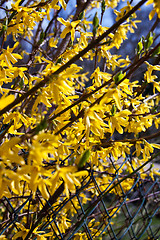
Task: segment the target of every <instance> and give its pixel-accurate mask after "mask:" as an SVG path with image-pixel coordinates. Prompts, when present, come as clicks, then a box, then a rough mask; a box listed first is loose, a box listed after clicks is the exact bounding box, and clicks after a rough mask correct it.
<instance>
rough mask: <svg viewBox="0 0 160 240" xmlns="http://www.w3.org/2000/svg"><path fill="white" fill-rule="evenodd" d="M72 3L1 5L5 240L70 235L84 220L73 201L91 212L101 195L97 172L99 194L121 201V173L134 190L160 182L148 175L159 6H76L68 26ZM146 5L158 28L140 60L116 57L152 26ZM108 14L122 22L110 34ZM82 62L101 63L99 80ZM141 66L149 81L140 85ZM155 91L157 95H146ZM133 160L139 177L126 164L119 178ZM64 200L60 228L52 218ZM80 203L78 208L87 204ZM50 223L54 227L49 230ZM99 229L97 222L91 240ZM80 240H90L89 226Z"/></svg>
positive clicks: (155, 117)
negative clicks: (141, 182)
mask: <svg viewBox="0 0 160 240" xmlns="http://www.w3.org/2000/svg"><path fill="white" fill-rule="evenodd" d="M70 1H71V0H70ZM70 1H68V0H46V1H45V0H36V1H32V0H28V1H24V0H18V1H1V6H0V12H1V19H0V36H1V45H0V76H1V78H0V93H1V98H0V116H1V122H0V124H1V130H0V141H1V145H0V199H1V214H0V218H1V222H2V224H1V237H2V239H29V238H30V239H59V238H58V236H60V234H65V233H67V232H68V231H69V229H70V228H71V225H72V220H73V219H74V214H75V213H76V211H75V209H74V208H73V207H71V206H70V205H69V204H70V202H68V203H67V199H69V198H72V196H73V195H74V194H76V192H77V191H78V190H79V189H82V191H81V193H80V197H81V199H82V202H83V203H84V204H87V203H92V199H93V198H94V196H96V195H97V194H98V193H97V192H96V191H94V184H93V182H92V181H90V180H89V179H90V175H91V174H92V173H93V172H97V178H96V180H97V182H98V184H99V189H100V191H102V192H103V191H104V190H105V189H107V188H108V189H109V190H108V191H110V192H111V193H115V194H119V195H121V188H120V187H118V184H117V186H115V185H114V186H112V184H111V183H112V180H113V178H114V176H115V175H116V174H119V181H120V182H121V184H122V186H123V187H124V189H125V191H128V190H129V189H130V188H131V187H132V185H133V184H134V178H132V176H133V175H134V174H135V172H137V171H140V174H141V178H145V177H146V175H147V174H149V175H150V176H151V177H152V179H153V178H154V174H159V173H158V171H157V172H156V171H155V170H152V169H150V172H149V173H144V171H143V169H144V166H145V165H147V163H149V162H150V161H151V160H152V159H153V158H154V155H152V153H153V154H154V149H155V148H156V149H160V145H158V144H157V143H154V142H153V141H152V139H153V138H155V137H156V136H158V135H160V133H159V132H157V133H155V134H152V135H149V136H148V135H147V134H146V136H145V135H144V136H145V137H143V138H142V137H140V133H142V132H145V131H146V130H147V129H148V128H150V127H151V126H153V125H154V126H155V127H156V128H157V129H158V128H159V124H160V118H159V114H160V109H159V106H158V105H159V100H160V83H159V81H158V75H159V71H160V65H158V62H159V54H160V43H159V42H158V41H157V39H159V38H158V36H157V35H156V33H154V31H155V29H156V26H157V24H158V21H159V18H160V2H159V1H158V0H138V1H135V2H136V3H132V2H134V1H130V2H129V1H123V7H122V8H121V9H120V10H117V6H118V5H119V4H120V2H121V1H120V0H113V1H111V0H110V1H109V0H97V1H95V0H86V1H84V0H77V1H76V3H75V2H74V1H73V4H75V6H73V5H72V9H71V10H72V13H71V14H68V16H67V17H65V19H64V18H63V17H62V16H63V14H61V12H63V13H64V12H65V10H66V8H67V5H68V4H69V2H70ZM146 4H150V6H152V10H151V12H150V14H149V16H146V17H149V20H152V19H155V21H154V22H153V20H152V23H153V24H151V26H150V27H149V30H148V34H147V36H142V37H141V38H140V39H139V41H138V42H137V46H135V55H134V56H128V55H127V56H125V57H124V56H123V57H122V56H121V55H118V54H114V53H115V52H117V53H118V50H119V49H120V48H123V46H124V41H125V39H127V35H128V34H133V35H134V32H135V29H136V28H137V27H138V25H139V24H143V23H141V19H138V18H137V15H136V13H137V12H138V11H141V7H142V6H143V5H144V6H145V5H146ZM107 8H112V9H113V11H114V14H116V15H115V16H116V21H115V23H114V24H113V25H112V26H111V27H106V26H103V25H102V23H103V18H104V13H105V11H106V9H107ZM93 9H96V11H97V13H96V14H95V12H94V13H93V11H92V10H93ZM70 12H71V11H70ZM89 15H90V16H89ZM98 16H100V17H98ZM152 25H153V26H152ZM11 39H13V42H14V44H13V46H12V47H11V45H8V44H11V41H10V40H11ZM25 46H27V47H25ZM115 50H116V51H115ZM157 59H158V61H157ZM77 60H79V61H77ZM83 61H85V62H86V61H89V62H90V64H92V66H93V68H94V70H93V72H90V73H88V72H86V71H85V68H84V69H83V68H82V67H81V65H82V64H81V62H82V63H83ZM156 62H157V63H156ZM142 65H143V68H144V69H145V72H144V74H143V79H141V81H140V80H139V79H138V80H135V77H134V79H133V76H134V74H135V73H136V71H138V69H139V67H140V66H142ZM148 84H152V85H153V92H152V94H150V95H145V94H144V91H145V89H146V88H147V86H148ZM115 133H116V134H119V138H118V139H119V140H116V139H115V137H114V136H115ZM157 151H159V150H157ZM131 153H132V159H131V161H132V166H134V168H133V167H132V166H131V162H129V161H127V162H125V163H124V164H123V166H122V167H121V169H120V170H119V171H118V166H119V159H121V164H122V163H123V161H124V160H125V159H126V157H127V156H129V155H130V154H131ZM158 154H159V152H158ZM111 159H112V161H114V164H115V165H116V166H117V171H116V170H115V169H114V168H113V167H112V164H111ZM122 173H123V174H122ZM124 176H125V177H124ZM127 176H128V177H127ZM82 186H83V188H82ZM91 195H92V197H91ZM4 201H5V202H6V203H8V204H9V203H10V206H9V207H10V208H13V209H15V211H16V212H14V214H16V213H17V214H21V215H20V217H19V218H18V217H17V218H16V217H15V218H14V221H12V220H11V221H10V224H9V220H6V219H7V218H6V210H5V208H4V204H2V203H4ZM64 201H65V202H66V205H64V207H63V208H62V210H61V211H60V215H59V220H58V222H57V223H56V224H58V228H56V224H54V221H55V220H54V214H53V211H55V209H57V207H58V206H61V205H62V203H64ZM39 202H40V203H41V204H39ZM74 204H75V206H76V208H78V202H76V201H75V202H74ZM94 206H95V205H94ZM79 208H80V206H79ZM89 209H90V208H89ZM21 210H22V211H21ZM91 210H92V209H90V212H91ZM46 216H49V217H50V221H52V223H51V224H50V225H49V226H48V228H45V230H44V229H43V224H44V223H45V222H46V221H47V220H46ZM7 221H8V222H7ZM7 224H9V225H7ZM52 224H53V226H52ZM96 224H97V223H94V221H93V223H92V222H91V223H90V231H91V235H92V233H93V232H95V228H96ZM58 229H60V232H61V233H60V232H59V231H58ZM78 230H79V231H78ZM56 237H57V238H56ZM73 238H74V239H88V238H87V235H86V233H85V232H83V231H82V229H80V227H79V228H78V227H77V231H75V234H74V237H73ZM64 239H67V238H64Z"/></svg>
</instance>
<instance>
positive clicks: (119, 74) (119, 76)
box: [113, 71, 124, 84]
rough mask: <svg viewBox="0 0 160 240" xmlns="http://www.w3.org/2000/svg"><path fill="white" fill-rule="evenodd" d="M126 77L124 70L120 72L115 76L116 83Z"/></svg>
mask: <svg viewBox="0 0 160 240" xmlns="http://www.w3.org/2000/svg"><path fill="white" fill-rule="evenodd" d="M123 78H124V74H123V73H122V71H120V72H118V73H117V74H116V75H115V76H114V77H113V79H114V81H115V84H117V83H119V82H120V81H121V80H122V79H123Z"/></svg>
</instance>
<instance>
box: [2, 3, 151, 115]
mask: <svg viewBox="0 0 160 240" xmlns="http://www.w3.org/2000/svg"><path fill="white" fill-rule="evenodd" d="M146 1H147V0H141V1H140V2H139V3H138V4H137V5H136V6H135V7H133V8H132V9H131V10H130V11H129V12H128V13H127V14H126V15H125V16H124V17H122V18H121V19H120V20H119V21H117V22H116V23H115V24H113V25H112V26H111V27H110V28H109V29H108V30H107V31H106V32H104V33H103V34H102V35H100V36H99V37H98V38H97V39H95V40H93V41H91V42H90V43H89V44H88V46H87V47H86V48H84V49H83V50H81V51H80V52H79V53H78V54H76V55H75V56H74V57H72V58H71V59H70V60H69V61H68V62H67V63H66V64H64V65H63V66H61V67H60V68H59V69H58V70H56V71H55V72H54V73H52V74H51V75H50V76H46V77H45V78H44V80H42V81H41V82H39V83H38V84H36V85H35V86H34V87H33V88H31V89H30V90H29V91H28V92H26V93H25V94H23V95H22V96H21V97H18V98H16V99H15V100H14V101H13V102H12V103H10V104H9V105H8V106H6V107H5V108H3V109H2V110H1V111H0V116H1V115H2V114H4V113H6V112H7V111H9V110H10V109H12V108H13V107H14V106H16V105H17V104H18V103H20V102H22V101H23V100H24V99H25V98H27V97H28V96H29V95H31V94H33V93H35V92H36V91H37V90H38V89H39V88H41V87H44V86H45V85H46V84H47V83H49V81H51V80H52V78H53V77H54V76H55V75H58V74H59V73H61V72H63V71H64V70H65V69H67V68H68V67H69V66H70V65H71V64H72V63H74V62H76V61H77V60H78V59H79V58H81V57H82V56H83V55H85V54H86V53H87V52H88V51H90V50H91V49H92V48H94V47H95V46H96V45H97V44H98V43H99V42H100V41H102V40H103V39H104V38H105V37H107V36H108V34H110V33H111V32H112V31H113V30H115V29H117V28H118V27H119V26H120V25H121V24H122V23H123V22H124V21H125V20H126V19H127V18H128V17H130V15H132V14H133V13H134V12H135V11H136V10H138V9H139V8H140V7H141V6H142V5H143V4H144V3H145V2H146ZM104 86H106V83H104V84H102V86H101V87H100V89H101V88H102V87H104ZM93 92H94V91H93Z"/></svg>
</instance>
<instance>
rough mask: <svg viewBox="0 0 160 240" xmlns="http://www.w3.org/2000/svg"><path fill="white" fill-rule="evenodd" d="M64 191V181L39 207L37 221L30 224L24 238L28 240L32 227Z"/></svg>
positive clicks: (34, 226)
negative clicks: (41, 206)
mask: <svg viewBox="0 0 160 240" xmlns="http://www.w3.org/2000/svg"><path fill="white" fill-rule="evenodd" d="M63 191H64V182H63V183H62V184H61V185H60V186H59V188H58V189H57V190H56V191H55V193H54V194H53V195H52V196H51V197H50V198H49V200H48V201H47V202H46V204H45V205H44V207H43V208H42V209H41V211H40V212H39V213H38V216H37V221H36V222H35V223H33V224H32V226H31V229H30V230H29V232H28V234H27V236H26V237H25V239H24V240H28V239H29V237H30V236H31V234H32V233H33V231H34V229H35V228H36V227H37V226H38V224H39V223H40V222H41V220H42V218H44V217H45V216H46V213H47V212H48V211H49V209H51V208H52V205H53V204H54V203H55V202H56V201H57V199H58V198H59V197H60V195H61V194H62V192H63Z"/></svg>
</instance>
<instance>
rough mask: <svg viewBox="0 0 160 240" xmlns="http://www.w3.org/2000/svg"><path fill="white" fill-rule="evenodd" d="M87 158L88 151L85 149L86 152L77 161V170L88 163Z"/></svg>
mask: <svg viewBox="0 0 160 240" xmlns="http://www.w3.org/2000/svg"><path fill="white" fill-rule="evenodd" d="M89 157H90V151H89V149H87V150H86V151H85V152H84V153H83V154H82V157H81V158H80V160H79V163H78V168H82V167H84V166H85V164H86V162H88V160H89Z"/></svg>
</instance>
